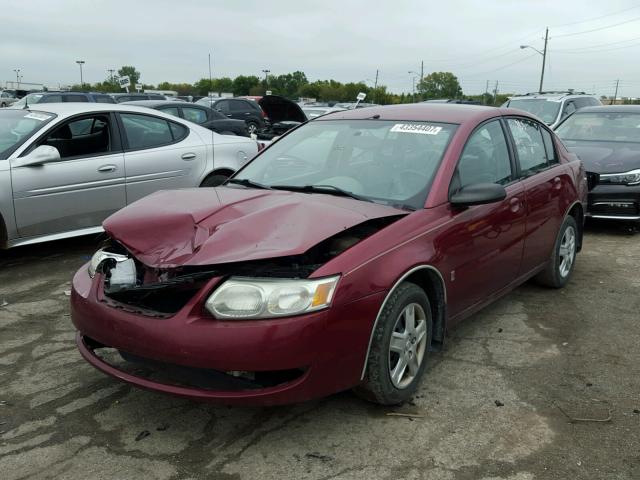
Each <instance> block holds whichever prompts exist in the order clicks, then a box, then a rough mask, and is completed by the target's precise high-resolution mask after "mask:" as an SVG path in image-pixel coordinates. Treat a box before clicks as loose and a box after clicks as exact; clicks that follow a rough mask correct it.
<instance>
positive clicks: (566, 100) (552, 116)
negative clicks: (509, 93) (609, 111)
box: [502, 90, 602, 128]
mask: <svg viewBox="0 0 640 480" xmlns="http://www.w3.org/2000/svg"><path fill="white" fill-rule="evenodd" d="M600 105H602V102H600V100H599V99H598V97H597V96H595V95H591V94H588V93H584V92H575V91H573V90H567V91H560V92H534V93H527V94H525V95H516V96H514V97H511V98H510V99H509V100H507V101H506V102H505V103H504V104H503V105H502V106H503V107H508V108H517V109H518V110H524V111H525V112H529V113H532V114H533V115H536V116H537V117H538V118H540V119H541V120H542V121H544V123H546V124H547V125H549V127H551V128H556V127H557V126H558V125H559V124H560V122H562V121H563V120H564V119H565V118H567V117H568V116H569V115H571V114H572V113H573V112H575V111H576V110H580V109H581V108H584V107H597V106H600Z"/></svg>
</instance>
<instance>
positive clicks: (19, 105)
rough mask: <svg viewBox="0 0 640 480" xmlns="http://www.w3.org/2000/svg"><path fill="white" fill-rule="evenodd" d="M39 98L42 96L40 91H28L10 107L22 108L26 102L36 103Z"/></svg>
mask: <svg viewBox="0 0 640 480" xmlns="http://www.w3.org/2000/svg"><path fill="white" fill-rule="evenodd" d="M41 98H42V93H30V94H29V95H27V96H26V97H22V98H21V99H20V100H18V101H17V102H16V103H14V104H13V105H12V107H13V108H22V107H24V106H25V104H27V102H28V104H29V105H31V104H32V103H38V102H39V101H40V99H41Z"/></svg>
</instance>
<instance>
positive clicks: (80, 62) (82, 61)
mask: <svg viewBox="0 0 640 480" xmlns="http://www.w3.org/2000/svg"><path fill="white" fill-rule="evenodd" d="M76 63H77V64H78V65H80V89H82V88H84V82H83V81H82V65H84V60H76Z"/></svg>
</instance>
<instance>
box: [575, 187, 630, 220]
mask: <svg viewBox="0 0 640 480" xmlns="http://www.w3.org/2000/svg"><path fill="white" fill-rule="evenodd" d="M587 216H588V217H592V218H603V219H610V220H626V221H638V220H640V185H634V186H627V185H607V184H599V185H597V186H596V187H595V188H594V189H593V190H591V191H590V192H589V199H588V206H587Z"/></svg>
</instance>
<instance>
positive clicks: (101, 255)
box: [88, 249, 129, 278]
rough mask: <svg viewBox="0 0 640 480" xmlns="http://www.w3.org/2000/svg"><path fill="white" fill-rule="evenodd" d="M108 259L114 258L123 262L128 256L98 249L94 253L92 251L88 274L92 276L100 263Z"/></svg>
mask: <svg viewBox="0 0 640 480" xmlns="http://www.w3.org/2000/svg"><path fill="white" fill-rule="evenodd" d="M109 259H112V260H115V261H116V262H124V261H125V260H128V259H129V257H128V256H126V255H120V254H119V253H111V252H105V251H104V250H102V249H100V250H98V251H97V252H96V253H94V254H93V256H92V257H91V261H90V262H89V269H88V270H89V276H90V277H91V278H93V277H94V276H95V274H96V270H98V267H99V266H100V264H101V263H102V262H104V261H105V260H109Z"/></svg>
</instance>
